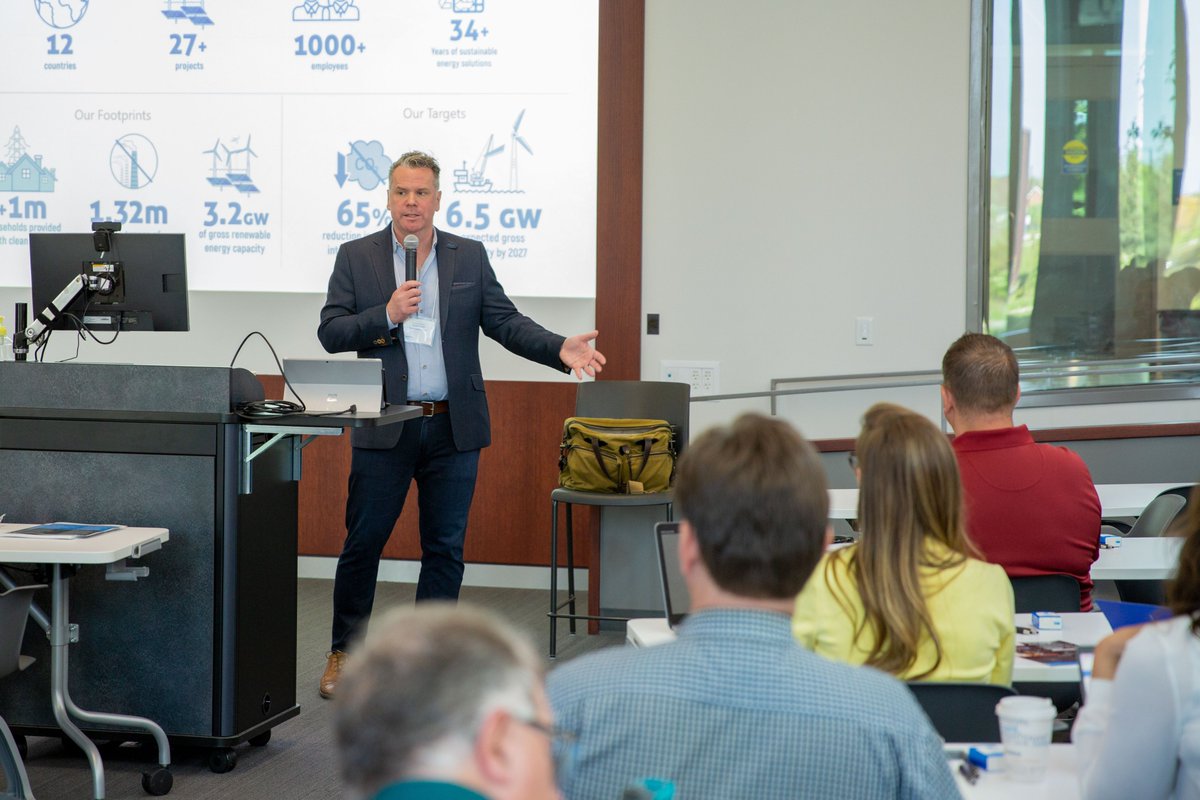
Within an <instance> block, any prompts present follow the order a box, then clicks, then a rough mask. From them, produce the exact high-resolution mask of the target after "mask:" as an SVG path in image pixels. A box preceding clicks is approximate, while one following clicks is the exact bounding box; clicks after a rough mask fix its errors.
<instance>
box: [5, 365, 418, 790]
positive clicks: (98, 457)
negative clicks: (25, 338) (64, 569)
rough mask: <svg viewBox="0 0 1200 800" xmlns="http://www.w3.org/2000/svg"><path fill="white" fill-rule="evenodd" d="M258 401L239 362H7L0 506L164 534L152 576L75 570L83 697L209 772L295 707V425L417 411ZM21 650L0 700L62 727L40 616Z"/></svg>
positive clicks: (34, 725) (14, 714)
mask: <svg viewBox="0 0 1200 800" xmlns="http://www.w3.org/2000/svg"><path fill="white" fill-rule="evenodd" d="M261 398H262V387H261V385H260V384H259V383H258V381H257V379H256V378H255V377H254V376H253V375H251V374H250V373H249V372H247V371H245V370H240V369H234V370H231V369H224V368H213V367H164V366H134V365H109V364H40V363H32V362H26V363H14V362H0V513H4V514H7V515H8V518H9V519H11V520H21V521H29V522H45V521H56V520H62V521H70V522H113V523H120V524H124V525H129V526H141V527H161V528H167V529H168V530H169V531H170V536H171V542H170V546H169V547H166V548H164V549H163V550H162V551H161V552H160V553H156V554H155V556H154V559H153V563H152V564H151V565H149V566H150V575H149V576H148V578H146V579H145V580H139V581H137V582H136V583H128V584H124V585H121V586H113V585H103V584H104V581H105V574H104V572H103V571H102V570H86V571H81V572H80V573H79V574H78V575H77V576H76V577H75V578H74V579H73V583H72V587H71V589H72V598H73V599H72V612H71V614H72V616H71V620H70V621H71V622H72V623H77V624H78V626H79V641H78V643H77V644H74V645H72V647H73V648H74V649H73V651H72V657H71V663H70V666H71V673H70V681H71V686H72V691H73V693H74V695H75V698H76V700H77V701H78V702H79V704H80V705H81V706H83V707H85V708H104V709H110V710H113V711H116V712H119V713H124V714H133V715H137V716H144V717H148V718H150V719H152V720H154V721H156V722H157V723H159V724H160V725H161V726H162V727H163V729H164V730H165V731H166V733H167V735H168V737H169V738H170V739H171V740H172V742H173V743H177V744H182V745H199V746H204V747H212V748H217V749H216V750H214V755H213V759H211V760H210V766H212V768H213V769H214V771H225V769H227V768H232V765H233V763H234V762H236V756H235V755H234V754H233V752H232V750H230V749H229V748H230V747H232V745H235V744H239V743H241V742H244V741H250V742H252V743H254V744H265V743H266V741H267V739H269V738H270V731H271V728H273V727H274V726H276V725H278V724H280V723H281V722H283V721H285V720H287V719H289V718H291V717H294V716H296V715H297V714H298V713H299V712H300V707H299V706H298V705H297V703H296V523H297V503H296V500H297V491H298V480H299V459H300V456H299V450H300V447H301V446H302V445H301V442H300V435H301V434H304V433H316V432H323V433H340V432H341V430H340V428H341V427H342V426H346V425H350V424H382V423H383V422H386V421H396V420H398V419H403V418H406V417H409V416H413V415H414V413H419V410H418V411H416V412H412V413H410V410H409V409H407V408H402V409H396V412H397V413H395V414H392V413H390V410H389V411H388V412H384V414H383V415H376V418H375V419H374V420H368V421H360V422H355V421H353V420H350V421H347V420H343V419H337V420H335V419H331V418H327V417H323V418H321V419H320V420H319V421H316V420H313V419H307V420H306V419H305V418H304V417H289V418H284V419H282V420H254V421H253V423H252V424H245V423H246V421H245V420H242V419H239V418H238V417H237V416H236V415H234V414H232V413H231V411H230V409H232V408H233V407H234V405H235V404H236V403H237V402H241V401H244V400H252V399H261ZM381 416H383V417H387V418H388V419H387V420H383V419H380V417H381ZM305 425H307V426H308V427H304V426H305ZM272 426H274V427H272ZM314 426H321V427H318V428H316V429H314ZM269 429H271V430H273V431H274V433H268V432H265V431H267V430H269ZM281 440H282V441H281ZM25 582H28V581H25ZM37 602H38V603H39V604H40V605H42V606H43V607H45V606H46V605H48V600H47V598H45V597H42V598H38V599H37ZM22 652H24V653H26V654H28V655H32V656H34V657H36V658H37V659H38V661H37V663H36V664H34V666H33V667H31V668H30V669H28V670H26V671H25V672H24V673H21V674H19V675H12V676H10V677H8V678H6V679H5V680H4V681H2V682H0V708H3V709H4V716H5V718H6V719H7V720H8V722H9V724H10V726H11V727H12V728H13V729H14V730H17V731H19V732H23V733H27V734H38V735H57V733H58V728H57V727H56V726H55V724H54V721H53V718H52V716H51V714H50V709H49V706H48V704H47V702H46V695H47V687H48V686H49V675H48V669H49V663H50V658H49V647H48V644H47V642H46V637H45V635H44V634H43V632H42V630H41V629H40V628H39V627H38V626H36V625H29V626H28V628H27V632H26V640H25V645H24V649H23V651H22ZM84 730H85V731H86V732H87V733H88V734H89V735H94V736H95V737H96V738H105V737H104V733H105V732H104V731H103V730H96V729H89V728H86V727H85V728H84ZM221 767H223V768H221Z"/></svg>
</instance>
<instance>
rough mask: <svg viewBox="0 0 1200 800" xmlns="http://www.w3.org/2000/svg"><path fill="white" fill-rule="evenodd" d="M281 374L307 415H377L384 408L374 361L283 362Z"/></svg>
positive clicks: (379, 362) (377, 363)
mask: <svg viewBox="0 0 1200 800" xmlns="http://www.w3.org/2000/svg"><path fill="white" fill-rule="evenodd" d="M283 374H284V375H285V376H286V377H287V380H288V383H289V384H291V387H292V391H294V392H295V393H296V395H297V396H298V397H299V398H300V400H301V401H303V403H304V407H305V408H306V409H308V410H309V411H316V412H334V413H338V412H346V411H349V410H350V408H351V406H353V407H354V410H355V411H356V412H357V413H359V414H378V413H379V412H380V411H381V410H382V409H383V407H384V396H383V361H382V359H378V358H354V359H348V358H341V359H333V358H285V359H284V360H283Z"/></svg>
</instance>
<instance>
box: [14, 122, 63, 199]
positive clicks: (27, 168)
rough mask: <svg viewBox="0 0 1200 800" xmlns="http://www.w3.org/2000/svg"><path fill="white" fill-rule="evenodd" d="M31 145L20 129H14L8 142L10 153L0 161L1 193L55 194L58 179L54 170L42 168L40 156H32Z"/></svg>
mask: <svg viewBox="0 0 1200 800" xmlns="http://www.w3.org/2000/svg"><path fill="white" fill-rule="evenodd" d="M28 148H29V145H28V144H27V143H26V141H25V138H24V137H23V136H21V129H20V128H19V127H17V128H13V134H12V136H11V137H10V138H9V140H8V148H7V149H8V152H7V154H6V157H5V159H4V161H0V191H8V192H53V191H54V184H55V183H56V182H57V181H58V177H57V176H56V175H55V174H54V170H52V169H49V168H47V167H44V166H42V157H41V156H40V155H36V156H31V155H29V152H28Z"/></svg>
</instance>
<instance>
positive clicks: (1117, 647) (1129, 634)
mask: <svg viewBox="0 0 1200 800" xmlns="http://www.w3.org/2000/svg"><path fill="white" fill-rule="evenodd" d="M1141 629H1142V626H1141V625H1130V626H1129V627H1127V628H1120V629H1118V630H1117V631H1116V632H1114V633H1112V634H1110V635H1109V636H1106V637H1105V638H1103V639H1101V640H1100V644H1098V645H1096V660H1095V661H1094V662H1093V663H1092V677H1093V678H1101V679H1103V680H1112V679H1113V676H1114V675H1116V674H1117V664H1118V663H1119V662H1120V660H1121V655H1122V654H1123V653H1124V652H1125V645H1126V643H1127V642H1128V641H1129V640H1130V639H1132V638H1133V637H1134V636H1136V635H1137V634H1138V632H1139V631H1141Z"/></svg>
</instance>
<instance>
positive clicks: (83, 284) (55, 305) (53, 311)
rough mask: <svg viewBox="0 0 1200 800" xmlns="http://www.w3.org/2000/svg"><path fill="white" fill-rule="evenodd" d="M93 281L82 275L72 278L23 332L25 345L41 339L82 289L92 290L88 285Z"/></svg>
mask: <svg viewBox="0 0 1200 800" xmlns="http://www.w3.org/2000/svg"><path fill="white" fill-rule="evenodd" d="M94 280H95V278H94V277H93V276H90V275H84V274H82V273H81V274H79V275H76V276H75V277H74V278H72V279H71V282H70V283H68V284H67V285H66V286H65V287H64V288H63V290H62V291H61V292H59V293H58V297H55V298H54V299H53V300H51V301H50V302H49V303H48V304H47V305H46V307H45V308H44V309H42V310H41V311H40V312H38V315H37V317H36V318H35V319H34V321H33V322H32V323H30V325H29V327H28V328H26V329H25V330H24V331H23V333H24V335H25V344H26V345H27V346H28V345H29V344H32V343H33V342H36V341H37V340H38V339H39V338H41V336H42V334H43V333H45V332H46V329H47V328H49V327H50V325H51V324H53V322H54V320H56V319H58V317H59V315H60V314H62V310H63V309H64V308H66V307H67V306H69V305H71V303H73V302H75V298H77V297H79V295H80V293H82V292H83V291H84V289H88V288H93V287H92V286H91V285H90V284H91V283H92V281H94Z"/></svg>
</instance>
